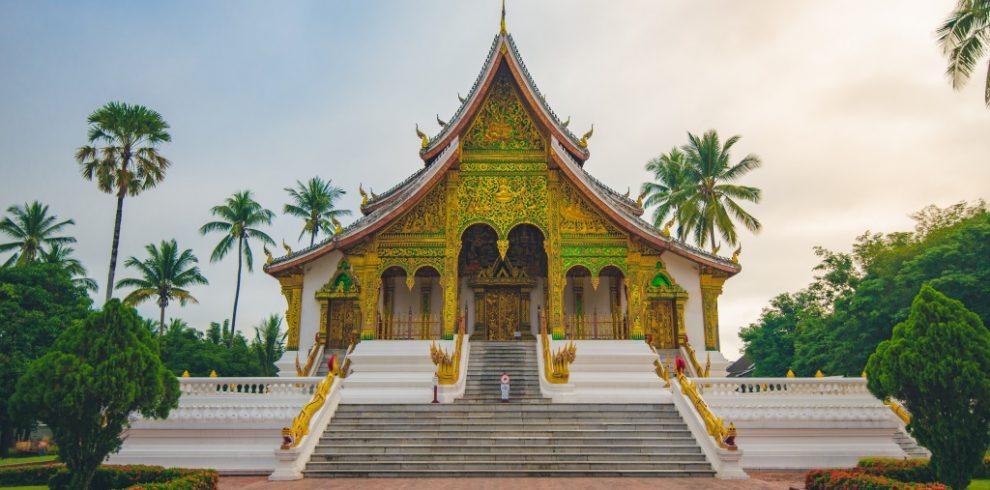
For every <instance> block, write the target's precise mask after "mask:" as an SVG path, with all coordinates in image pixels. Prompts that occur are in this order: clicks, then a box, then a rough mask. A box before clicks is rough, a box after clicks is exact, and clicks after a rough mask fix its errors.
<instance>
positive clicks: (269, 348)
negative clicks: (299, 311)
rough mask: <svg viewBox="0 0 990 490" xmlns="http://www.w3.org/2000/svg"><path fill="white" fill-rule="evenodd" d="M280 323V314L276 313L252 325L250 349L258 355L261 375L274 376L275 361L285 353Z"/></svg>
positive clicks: (283, 336) (283, 335)
mask: <svg viewBox="0 0 990 490" xmlns="http://www.w3.org/2000/svg"><path fill="white" fill-rule="evenodd" d="M281 325H282V316H281V315H279V314H278V313H276V314H274V315H271V316H269V317H268V318H265V319H264V320H262V321H261V324H259V325H258V326H257V327H254V342H251V350H253V351H254V352H255V353H256V354H257V356H258V364H259V365H261V371H262V375H263V376H275V374H276V373H275V369H274V368H275V362H276V361H278V360H279V359H280V358H281V357H282V354H283V353H285V335H286V332H283V331H281V329H280V328H279V327H280V326H281Z"/></svg>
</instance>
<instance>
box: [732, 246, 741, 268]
mask: <svg viewBox="0 0 990 490" xmlns="http://www.w3.org/2000/svg"><path fill="white" fill-rule="evenodd" d="M741 253H742V244H741V243H740V244H739V246H738V247H736V251H735V252H732V263H733V264H738V263H739V254H741Z"/></svg>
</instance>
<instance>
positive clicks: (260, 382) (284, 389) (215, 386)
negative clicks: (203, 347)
mask: <svg viewBox="0 0 990 490" xmlns="http://www.w3.org/2000/svg"><path fill="white" fill-rule="evenodd" d="M320 381H322V378H310V377H298V378H278V377H275V378H251V377H241V378H179V391H180V392H181V393H182V396H184V397H185V396H218V397H236V396H241V397H243V396H250V397H264V396H278V395H312V394H313V393H314V392H315V390H316V385H318V384H319V383H320Z"/></svg>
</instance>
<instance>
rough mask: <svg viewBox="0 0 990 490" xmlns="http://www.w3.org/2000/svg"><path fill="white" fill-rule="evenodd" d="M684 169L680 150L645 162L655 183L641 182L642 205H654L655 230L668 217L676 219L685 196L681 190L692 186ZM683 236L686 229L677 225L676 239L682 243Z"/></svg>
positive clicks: (677, 149) (684, 164) (674, 149)
mask: <svg viewBox="0 0 990 490" xmlns="http://www.w3.org/2000/svg"><path fill="white" fill-rule="evenodd" d="M686 166H687V163H686V162H685V160H684V152H682V151H681V150H680V149H679V148H673V149H671V150H670V152H669V153H664V154H662V155H660V156H658V157H656V158H654V159H652V160H650V161H649V162H647V163H646V170H647V171H648V172H650V173H652V174H653V180H654V182H645V183H643V187H642V189H641V192H642V194H643V195H644V196H646V200H645V201H643V206H644V207H647V208H649V207H653V206H657V208H656V209H655V210H653V225H654V226H656V227H658V228H659V227H661V226H663V224H664V223H666V222H667V218H668V216H670V217H673V218H675V219H676V218H678V213H679V212H680V211H681V203H682V201H683V200H684V193H683V192H681V191H683V190H685V189H687V188H688V187H689V186H690V185H691V181H690V180H688V173H687V169H686ZM686 233H687V229H686V228H685V227H684V226H682V225H681V224H678V226H677V237H678V238H680V239H682V240H683V239H684V238H685V235H686Z"/></svg>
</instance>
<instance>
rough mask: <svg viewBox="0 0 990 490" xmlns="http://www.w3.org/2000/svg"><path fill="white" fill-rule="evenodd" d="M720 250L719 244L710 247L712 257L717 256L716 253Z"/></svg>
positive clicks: (720, 245)
mask: <svg viewBox="0 0 990 490" xmlns="http://www.w3.org/2000/svg"><path fill="white" fill-rule="evenodd" d="M721 248H722V244H721V243H719V244H718V245H715V246H714V247H712V255H718V251H719V249H721Z"/></svg>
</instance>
